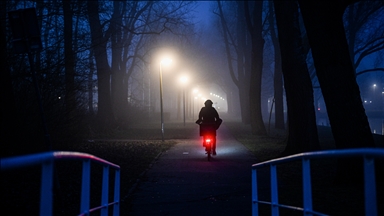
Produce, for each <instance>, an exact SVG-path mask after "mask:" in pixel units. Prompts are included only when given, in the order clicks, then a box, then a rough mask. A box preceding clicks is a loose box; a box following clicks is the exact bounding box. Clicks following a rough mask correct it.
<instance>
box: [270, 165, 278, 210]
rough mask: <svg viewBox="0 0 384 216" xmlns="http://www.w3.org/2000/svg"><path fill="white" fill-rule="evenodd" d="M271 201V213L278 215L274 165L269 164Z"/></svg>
mask: <svg viewBox="0 0 384 216" xmlns="http://www.w3.org/2000/svg"><path fill="white" fill-rule="evenodd" d="M270 168H271V203H272V215H274V216H278V215H279V206H278V204H279V193H278V191H277V173H276V165H271V166H270Z"/></svg>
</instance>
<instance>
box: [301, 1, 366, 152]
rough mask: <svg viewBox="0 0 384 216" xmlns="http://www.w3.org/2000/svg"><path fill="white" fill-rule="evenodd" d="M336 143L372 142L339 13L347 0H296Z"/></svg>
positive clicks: (350, 145)
mask: <svg viewBox="0 0 384 216" xmlns="http://www.w3.org/2000/svg"><path fill="white" fill-rule="evenodd" d="M299 3H300V8H301V11H302V14H303V19H304V24H305V28H306V31H307V34H308V41H309V44H310V46H311V49H312V56H313V59H314V63H315V67H316V73H317V77H318V79H319V83H320V86H321V90H322V93H323V96H324V100H325V103H326V107H327V111H328V117H329V120H330V123H331V127H332V133H333V137H334V139H335V142H336V146H337V147H338V148H340V149H342V148H354V147H355V148H356V147H367V146H373V137H372V134H371V131H370V127H369V123H368V119H367V116H366V114H365V112H364V107H363V104H362V101H361V98H360V91H359V86H358V85H357V83H356V79H355V71H354V67H353V63H352V61H351V58H350V56H349V49H348V44H347V39H346V36H345V33H344V26H343V19H342V15H343V12H344V10H345V8H346V7H347V5H348V3H349V2H343V3H341V2H339V3H335V4H333V6H332V7H329V4H328V3H326V2H317V1H299Z"/></svg>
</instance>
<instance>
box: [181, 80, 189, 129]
mask: <svg viewBox="0 0 384 216" xmlns="http://www.w3.org/2000/svg"><path fill="white" fill-rule="evenodd" d="M180 82H181V84H182V85H183V118H184V126H185V85H186V84H187V82H188V77H187V76H186V75H182V76H181V77H180Z"/></svg>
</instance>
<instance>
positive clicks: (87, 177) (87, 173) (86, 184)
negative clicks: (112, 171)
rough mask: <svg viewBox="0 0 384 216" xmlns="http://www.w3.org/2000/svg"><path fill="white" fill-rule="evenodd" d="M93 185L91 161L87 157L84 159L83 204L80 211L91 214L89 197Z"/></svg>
mask: <svg viewBox="0 0 384 216" xmlns="http://www.w3.org/2000/svg"><path fill="white" fill-rule="evenodd" d="M90 185H91V161H90V160H89V159H86V160H84V161H83V174H82V182H81V204H80V212H81V213H82V214H85V215H89V205H90V204H89V203H90V202H89V199H90Z"/></svg>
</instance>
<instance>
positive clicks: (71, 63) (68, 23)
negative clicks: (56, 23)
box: [63, 0, 76, 120]
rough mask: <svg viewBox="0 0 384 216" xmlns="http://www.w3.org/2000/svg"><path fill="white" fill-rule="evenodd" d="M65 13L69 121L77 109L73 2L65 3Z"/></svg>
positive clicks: (66, 92)
mask: <svg viewBox="0 0 384 216" xmlns="http://www.w3.org/2000/svg"><path fill="white" fill-rule="evenodd" d="M63 13H64V54H65V55H64V56H65V59H64V67H65V105H66V113H67V115H68V118H69V120H70V119H71V118H73V112H74V111H75V108H76V99H75V95H76V92H75V59H74V58H75V56H74V52H73V49H72V46H73V42H72V41H73V39H72V36H73V29H72V26H73V16H72V9H71V1H70V0H65V1H63Z"/></svg>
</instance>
